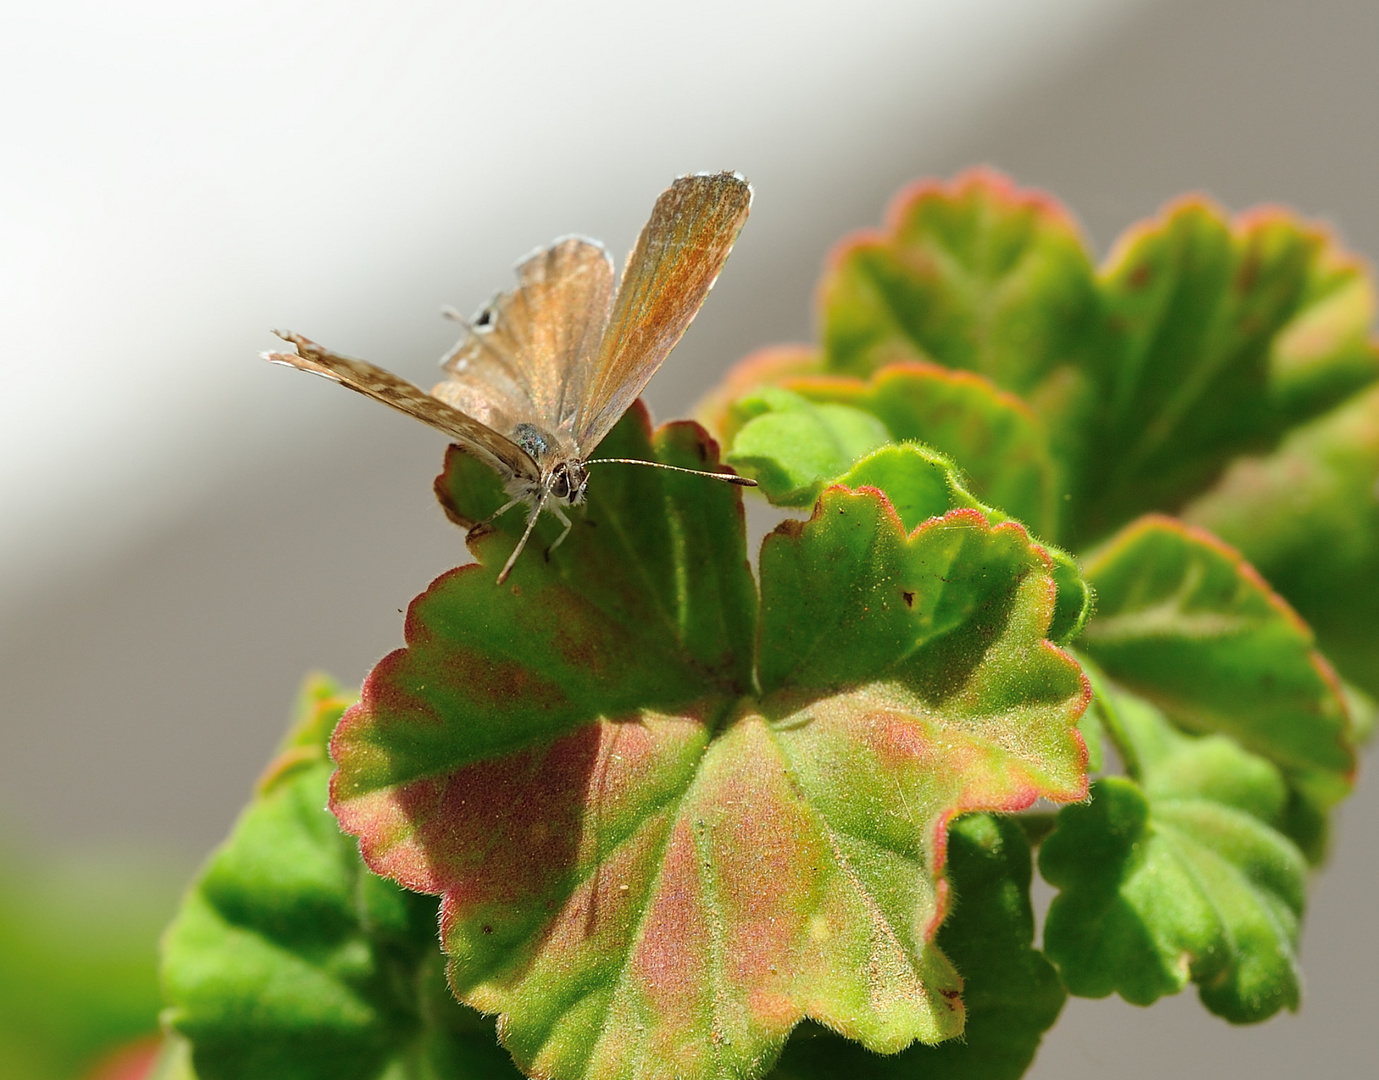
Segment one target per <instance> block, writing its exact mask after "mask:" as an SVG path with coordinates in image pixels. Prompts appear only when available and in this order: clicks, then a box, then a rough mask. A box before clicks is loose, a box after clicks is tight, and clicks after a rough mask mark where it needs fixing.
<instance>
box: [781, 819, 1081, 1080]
mask: <svg viewBox="0 0 1379 1080" xmlns="http://www.w3.org/2000/svg"><path fill="white" fill-rule="evenodd" d="M1030 874H1031V862H1030V852H1029V844H1028V843H1027V842H1026V841H1025V837H1024V834H1023V833H1022V832H1021V831H1020V828H1019V826H1018V825H1016V824H1015V822H1014V821H1012V820H1010V819H1002V818H995V817H990V816H988V815H985V814H975V815H970V816H968V817H964V818H962V819H961V820H960V821H958V822H957V823H956V824H955V825H954V826H953V827H952V829H951V830H950V831H949V834H948V879H949V883H950V887H951V889H952V894H953V907H954V910H953V914H952V915H950V916H949V918H948V921H947V922H945V923H944V924H943V928H942V929H941V930H940V931H939V935H938V943H939V946H940V948H942V949H943V951H944V952H945V953H947V954H948V956H949V958H950V959H951V960H952V961H953V963H954V964H955V965H956V966H957V968H958V970H959V971H961V972H962V975H963V1002H964V1004H965V1005H966V1007H967V1026H966V1028H965V1029H964V1031H963V1034H962V1038H961V1039H950V1040H948V1041H947V1042H944V1043H940V1044H939V1045H937V1046H912V1047H910V1048H909V1049H908V1050H903V1051H901V1052H900V1053H899V1054H894V1055H891V1056H889V1057H881V1056H879V1055H876V1054H871V1053H868V1052H867V1051H866V1050H864V1049H863V1048H862V1047H860V1046H858V1045H857V1044H856V1043H853V1042H848V1041H847V1040H846V1039H842V1038H839V1037H838V1036H837V1035H834V1034H833V1033H832V1032H829V1031H827V1030H826V1029H823V1028H819V1027H817V1026H810V1027H807V1028H800V1029H798V1030H797V1031H796V1033H795V1035H794V1036H792V1038H791V1040H790V1043H789V1044H788V1045H787V1046H786V1049H785V1053H784V1054H783V1055H782V1057H781V1060H780V1063H779V1064H778V1065H777V1066H776V1069H775V1071H774V1072H773V1073H772V1074H771V1076H770V1080H831V1078H833V1077H838V1076H849V1077H855V1078H857V1080H908V1078H910V1077H917V1076H923V1077H926V1078H932V1080H1017V1078H1018V1077H1020V1076H1022V1075H1023V1074H1024V1072H1025V1070H1026V1069H1027V1068H1028V1067H1029V1063H1030V1061H1031V1060H1032V1059H1033V1057H1034V1052H1035V1050H1037V1049H1038V1047H1039V1042H1040V1040H1041V1039H1042V1038H1043V1035H1044V1032H1045V1031H1047V1030H1048V1029H1049V1028H1050V1027H1052V1026H1053V1022H1054V1021H1055V1020H1056V1019H1057V1018H1058V1014H1059V1012H1060V1011H1061V1009H1062V1007H1063V1001H1064V999H1065V998H1066V996H1067V995H1066V993H1065V991H1064V990H1063V986H1062V984H1061V983H1060V982H1059V981H1058V975H1057V973H1056V972H1055V971H1054V969H1053V966H1052V965H1051V964H1050V963H1049V962H1048V960H1046V959H1045V958H1044V956H1043V954H1041V953H1040V952H1039V951H1038V950H1036V949H1035V948H1034V947H1033V944H1032V943H1033V940H1034V913H1033V910H1032V909H1031V907H1030V902H1029V886H1030Z"/></svg>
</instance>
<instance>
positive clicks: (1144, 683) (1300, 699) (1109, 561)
mask: <svg viewBox="0 0 1379 1080" xmlns="http://www.w3.org/2000/svg"><path fill="white" fill-rule="evenodd" d="M1087 575H1088V578H1089V579H1090V580H1091V582H1092V583H1093V585H1094V586H1095V587H1096V590H1097V597H1098V606H1097V611H1096V614H1095V615H1094V616H1093V617H1092V619H1091V621H1090V622H1088V624H1087V629H1086V631H1085V633H1084V635H1083V637H1082V639H1081V641H1080V642H1079V645H1080V647H1082V648H1085V649H1086V651H1087V652H1088V653H1089V654H1090V655H1091V656H1092V658H1093V659H1094V660H1096V661H1097V663H1098V664H1100V665H1101V666H1102V667H1103V668H1105V670H1106V672H1107V673H1108V674H1109V675H1111V676H1112V677H1113V678H1114V679H1116V680H1117V681H1118V682H1120V683H1123V684H1125V685H1126V686H1128V687H1131V688H1132V689H1134V690H1136V691H1138V692H1139V693H1141V694H1143V695H1144V696H1145V697H1148V698H1150V699H1151V700H1153V701H1155V702H1156V703H1158V704H1159V705H1161V706H1162V707H1163V708H1164V709H1165V710H1166V711H1168V712H1169V713H1170V714H1171V715H1172V716H1173V717H1174V718H1175V719H1177V720H1179V721H1180V722H1183V723H1185V724H1188V725H1189V726H1191V727H1193V728H1196V729H1198V730H1203V731H1223V732H1226V733H1229V734H1231V735H1234V736H1235V737H1236V738H1237V739H1239V740H1240V741H1241V743H1242V744H1243V745H1244V746H1246V747H1247V748H1249V749H1251V750H1253V751H1255V752H1256V753H1259V754H1262V755H1264V756H1265V757H1267V758H1269V759H1271V760H1273V761H1275V762H1276V763H1278V764H1279V765H1280V766H1282V767H1283V768H1284V769H1285V770H1286V771H1287V772H1288V774H1289V775H1290V776H1291V778H1292V779H1293V780H1294V781H1295V782H1297V783H1298V784H1299V785H1300V786H1301V787H1302V788H1303V789H1304V790H1305V791H1306V792H1308V794H1309V795H1310V796H1311V797H1312V798H1314V799H1315V800H1317V801H1318V802H1320V803H1321V804H1322V805H1330V804H1332V803H1335V802H1337V801H1338V800H1339V799H1340V798H1342V797H1344V795H1345V794H1346V793H1347V792H1348V791H1349V788H1350V782H1351V779H1352V773H1353V771H1354V768H1355V751H1354V748H1353V746H1352V743H1351V740H1350V734H1349V725H1348V719H1347V714H1346V704H1345V701H1344V698H1343V695H1342V693H1341V687H1340V684H1339V682H1338V681H1337V679H1336V677H1335V675H1334V673H1333V672H1332V671H1331V668H1330V666H1329V665H1328V664H1327V663H1326V661H1325V660H1324V659H1323V658H1322V656H1321V654H1320V653H1318V652H1317V651H1316V649H1315V648H1313V642H1312V633H1311V631H1310V630H1308V628H1307V624H1306V623H1304V622H1303V621H1302V620H1301V619H1299V618H1298V616H1297V615H1296V614H1295V613H1294V612H1293V610H1292V609H1291V608H1290V607H1289V606H1288V604H1287V603H1286V602H1285V601H1284V600H1283V599H1282V598H1281V597H1280V596H1278V594H1277V593H1275V592H1273V591H1272V590H1271V589H1270V588H1269V586H1268V585H1267V584H1266V583H1265V582H1264V580H1263V579H1262V578H1261V577H1260V576H1259V574H1258V573H1257V572H1256V571H1255V570H1254V568H1253V567H1251V566H1250V565H1249V563H1247V562H1245V561H1244V559H1242V558H1241V557H1240V554H1239V553H1238V552H1236V551H1234V550H1233V549H1231V548H1230V547H1228V546H1227V545H1226V544H1224V543H1222V542H1221V541H1220V540H1218V539H1217V538H1215V537H1213V536H1212V535H1211V534H1210V533H1207V532H1205V531H1203V530H1201V529H1196V528H1193V527H1190V526H1186V525H1184V524H1183V523H1182V522H1179V521H1176V520H1174V519H1172V518H1164V517H1157V516H1151V517H1147V518H1144V519H1142V520H1140V521H1138V522H1136V523H1135V524H1133V525H1130V526H1128V527H1127V528H1126V529H1124V530H1122V532H1121V533H1119V534H1118V535H1117V536H1116V537H1115V538H1114V539H1113V540H1112V541H1111V542H1110V543H1108V544H1107V545H1106V547H1105V548H1103V549H1102V550H1101V551H1100V552H1098V553H1096V554H1094V555H1093V556H1091V557H1090V559H1089V560H1088V563H1087Z"/></svg>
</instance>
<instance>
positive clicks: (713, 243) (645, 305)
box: [264, 172, 756, 584]
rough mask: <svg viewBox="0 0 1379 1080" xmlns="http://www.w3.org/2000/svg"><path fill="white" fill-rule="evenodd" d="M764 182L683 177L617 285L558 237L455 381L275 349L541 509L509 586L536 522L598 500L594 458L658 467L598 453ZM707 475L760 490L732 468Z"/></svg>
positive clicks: (581, 248) (289, 337)
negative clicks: (438, 442)
mask: <svg viewBox="0 0 1379 1080" xmlns="http://www.w3.org/2000/svg"><path fill="white" fill-rule="evenodd" d="M751 203H752V187H751V185H750V184H748V183H747V181H746V180H744V179H743V178H742V177H740V176H738V175H737V174H736V173H730V172H722V173H712V174H710V173H699V174H696V175H693V176H682V177H679V178H678V179H677V180H676V181H675V182H674V183H673V184H671V186H670V187H669V188H667V189H666V190H665V191H664V192H662V193H661V197H660V198H659V199H657V200H656V205H655V207H654V208H653V209H652V211H651V219H650V220H649V221H648V222H647V223H646V227H645V228H643V229H642V233H641V236H639V237H638V238H637V244H636V246H635V247H634V248H633V249H632V253H631V255H629V256H628V259H627V266H626V267H625V269H624V270H623V275H622V282H621V283H620V284H619V285H618V287H617V291H616V293H615V292H614V290H613V260H612V259H611V258H610V257H609V255H608V252H607V250H605V248H604V247H603V245H602V244H600V243H598V242H597V241H594V240H586V239H584V238H583V237H579V236H569V237H565V238H563V239H560V240H557V241H556V242H555V243H553V244H552V245H551V246H550V247H548V248H544V249H540V250H537V251H535V252H533V253H532V254H531V255H529V256H527V257H526V258H525V259H523V260H522V262H520V263H519V264H518V266H517V279H518V285H517V288H515V289H513V290H512V291H511V292H504V293H499V294H498V295H497V296H495V297H494V298H493V300H492V301H490V302H489V303H488V305H487V306H486V307H484V308H483V309H482V310H481V311H480V312H479V314H478V315H476V316H475V317H474V318H473V319H472V320H470V322H469V324H468V327H467V332H466V334H465V336H464V337H463V338H462V339H461V340H460V343H459V344H458V345H456V346H455V348H454V349H452V350H451V351H450V353H449V355H447V356H446V357H445V359H444V360H442V361H441V366H442V368H443V369H444V370H445V373H446V378H445V379H444V380H443V381H442V382H440V383H438V384H437V385H436V387H435V388H434V389H433V390H432V391H431V393H429V394H428V393H426V392H425V391H423V390H422V389H421V388H420V387H417V386H414V385H412V384H411V383H409V382H407V380H405V379H401V378H399V377H398V376H396V375H394V374H392V373H391V372H388V371H384V370H383V369H382V368H380V367H375V366H374V365H373V364H370V363H367V362H366V361H363V360H352V359H350V358H349V357H345V356H339V355H337V354H336V353H333V352H330V351H329V350H327V349H323V348H322V347H321V346H320V345H317V344H316V343H315V342H314V341H310V340H308V339H307V338H304V337H302V336H301V335H300V334H292V333H284V332H281V331H279V332H278V336H279V337H281V338H282V339H283V340H284V341H288V342H290V343H291V344H293V345H295V346H296V349H297V351H296V353H264V358H265V359H267V360H271V361H273V362H275V363H280V364H288V365H290V366H292V367H295V368H300V369H301V370H303V371H310V372H313V373H315V374H317V375H324V376H325V377H326V378H328V379H333V380H334V381H336V382H339V383H342V384H343V385H345V386H347V387H349V388H350V389H351V390H356V391H358V392H359V393H361V394H366V395H368V396H369V397H371V398H376V399H377V400H379V401H381V402H383V403H384V404H385V405H391V406H392V407H393V408H395V409H400V410H401V411H402V412H405V413H408V414H409V415H411V416H415V417H416V418H417V419H418V420H421V421H423V422H425V423H427V424H430V425H431V426H432V427H433V428H436V429H438V430H440V431H443V432H445V434H447V435H449V436H450V437H451V438H452V439H455V440H456V441H458V442H459V443H460V445H461V446H462V447H463V448H464V449H465V450H466V451H468V452H469V453H471V454H473V455H474V456H475V457H477V458H479V459H480V460H481V461H483V462H485V463H486V464H487V465H489V466H490V467H491V468H492V469H493V470H494V471H495V472H496V473H497V474H498V475H499V476H500V477H501V478H502V480H503V485H504V487H505V488H506V489H507V493H508V495H509V497H510V498H509V501H508V503H507V504H506V505H505V506H503V507H502V508H501V509H499V510H498V511H497V513H495V514H493V515H492V517H490V518H489V519H488V520H489V521H492V520H493V518H496V517H498V516H499V515H500V514H503V513H505V512H506V511H508V510H510V509H511V508H512V507H514V506H516V505H517V504H518V503H525V504H526V505H528V506H530V507H531V511H530V514H529V516H528V518H527V527H526V530H525V531H524V532H523V533H522V538H521V540H520V541H519V542H518V544H517V547H516V548H514V549H513V552H512V554H511V555H510V556H509V557H508V561H507V562H506V563H505V564H504V566H503V569H502V571H501V572H500V573H499V574H498V583H499V584H501V583H502V582H503V581H505V580H506V579H507V576H508V573H509V572H510V571H511V570H512V567H513V564H514V563H515V562H516V561H517V556H518V555H519V554H520V553H521V551H522V548H523V547H524V546H526V543H527V538H528V537H530V536H531V532H532V529H533V528H535V526H536V520H537V518H538V517H539V516H540V514H541V511H542V510H543V509H549V510H550V511H551V512H552V513H554V514H555V515H556V517H557V518H559V519H560V521H561V523H562V524H563V525H564V526H565V528H564V531H563V532H562V533H561V534H560V536H559V537H557V538H556V541H555V543H553V544H552V545H551V547H550V548H549V549H548V550H547V555H549V554H550V552H551V551H553V550H555V548H556V546H557V545H558V544H559V543H560V542H561V541H562V540H564V539H565V537H566V535H568V533H569V531H570V519H569V518H568V517H567V516H566V515H565V511H564V507H566V506H577V505H579V504H580V503H581V502H583V501H584V491H585V488H586V486H587V485H588V483H589V475H588V472H587V470H588V467H589V466H590V465H595V464H610V463H620V464H630V465H654V466H656V467H657V468H662V469H672V470H673V471H675V472H698V471H697V470H695V469H681V468H678V467H676V466H673V465H661V464H660V463H658V462H654V461H638V460H635V459H630V458H597V459H595V460H593V461H591V460H590V459H589V455H590V454H591V453H592V452H593V450H594V448H595V447H597V446H598V444H599V443H600V442H602V441H603V437H604V436H605V435H607V434H608V432H609V430H610V429H611V428H612V427H613V425H614V424H615V423H617V421H618V419H619V418H620V417H621V416H622V414H623V413H624V412H626V411H627V408H628V406H630V405H631V404H632V402H633V401H635V400H636V399H637V397H638V395H640V394H641V392H642V389H643V388H644V387H645V386H646V384H647V382H648V381H649V380H650V379H651V376H652V375H654V374H655V373H656V369H657V368H659V367H660V366H661V363H662V362H663V361H664V360H665V358H666V357H667V356H668V355H669V354H670V351H671V349H673V348H674V347H675V344H676V342H678V341H679V340H680V338H681V336H682V335H683V334H684V332H685V330H686V329H687V328H688V327H689V324H690V323H691V322H692V321H693V320H694V316H695V314H696V313H697V312H698V311H699V308H700V306H701V305H702V304H703V303H704V298H705V297H706V296H707V295H708V293H709V290H710V289H711V288H713V283H714V281H715V280H716V279H717V278H718V272H719V271H720V270H721V269H722V267H723V263H724V261H725V260H726V259H727V258H728V252H730V251H731V250H732V248H733V242H734V241H735V240H736V239H737V234H738V231H739V230H740V229H741V228H742V225H743V222H745V221H746V220H747V211H748V209H749V208H750V207H751ZM698 475H702V476H708V477H712V478H714V479H718V480H726V481H728V482H729V483H733V484H742V485H745V486H754V485H755V483H756V481H754V480H749V479H747V478H746V477H741V476H736V475H734V474H732V473H709V472H703V473H698Z"/></svg>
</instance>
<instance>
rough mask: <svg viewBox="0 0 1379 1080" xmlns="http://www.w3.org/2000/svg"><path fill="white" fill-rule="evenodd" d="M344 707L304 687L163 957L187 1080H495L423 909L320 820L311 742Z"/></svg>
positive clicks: (430, 910) (171, 1019) (485, 1033)
mask: <svg viewBox="0 0 1379 1080" xmlns="http://www.w3.org/2000/svg"><path fill="white" fill-rule="evenodd" d="M348 704H349V699H348V698H345V697H342V696H340V694H339V692H338V691H337V690H336V689H335V687H334V686H333V685H331V684H329V683H327V682H325V681H324V680H318V681H317V682H315V683H314V684H312V685H311V686H309V687H308V689H307V691H306V692H305V693H304V695H303V700H302V704H301V706H300V709H299V715H298V720H297V722H296V723H295V724H294V727H293V730H292V732H291V733H290V734H289V737H288V739H287V740H286V742H285V743H284V745H283V747H282V748H281V751H280V753H279V754H278V756H277V758H276V759H275V761H274V762H273V764H272V765H271V766H270V767H269V770H268V771H267V772H266V773H265V775H264V777H263V779H262V780H261V781H260V786H259V792H258V794H257V797H256V798H255V800H254V801H253V802H252V803H251V804H250V805H249V807H248V808H247V809H246V810H245V811H244V813H243V815H242V816H241V818H240V820H239V822H238V824H237V825H236V826H235V829H234V831H233V833H232V834H231V836H230V838H229V840H228V841H227V842H226V843H225V844H224V845H223V846H222V847H221V848H220V850H219V851H217V852H216V853H215V854H214V855H213V856H212V857H211V860H210V862H209V863H208V864H207V866H206V868H205V870H204V871H203V873H202V875H201V876H200V878H199V879H198V880H197V882H196V883H195V885H194V886H193V888H192V890H191V892H190V893H189V894H188V896H187V897H186V899H185V900H184V902H183V906H182V910H181V912H180V913H179V914H178V917H177V919H176V920H175V921H174V923H173V925H172V927H171V928H170V930H169V932H168V934H167V937H166V938H165V941H164V946H163V978H164V984H165V988H166V994H167V997H168V1000H169V1002H170V1006H169V1008H168V1010H167V1011H166V1012H165V1013H164V1022H165V1023H166V1024H167V1026H168V1027H169V1028H170V1030H171V1031H172V1032H174V1033H175V1034H176V1036H177V1039H176V1040H174V1041H173V1042H172V1043H170V1044H169V1046H168V1047H167V1048H166V1052H165V1054H164V1059H163V1061H162V1062H161V1064H160V1066H159V1068H160V1069H161V1070H162V1075H167V1076H169V1077H172V1076H191V1075H195V1076H196V1077H197V1078H199V1080H262V1078H263V1077H292V1078H294V1080H314V1078H320V1080H374V1078H377V1080H383V1078H385V1077H386V1078H392V1077H396V1076H400V1075H405V1076H408V1077H415V1078H417V1080H465V1078H479V1077H483V1078H484V1080H497V1078H502V1077H512V1078H513V1080H519V1078H520V1077H521V1074H520V1073H519V1072H517V1070H516V1069H515V1068H513V1066H512V1062H511V1060H510V1059H509V1057H508V1055H507V1054H506V1053H505V1052H504V1051H503V1050H502V1048H501V1047H500V1046H499V1045H498V1042H497V1039H496V1038H495V1037H494V1033H493V1024H492V1022H491V1021H485V1020H484V1019H483V1018H482V1017H480V1016H478V1015H477V1014H475V1013H473V1012H471V1011H470V1010H467V1009H464V1008H463V1007H462V1006H460V1005H458V1004H456V1002H455V1001H454V1000H453V999H452V998H451V997H450V995H449V993H448V992H447V989H446V986H445V980H444V975H443V963H442V959H441V957H440V955H439V951H438V949H437V942H436V904H435V901H434V900H432V899H430V898H429V897H423V896H417V895H414V894H409V893H406V892H403V891H402V890H401V889H399V888H397V886H395V885H393V884H392V883H391V882H387V881H383V880H382V879H380V878H377V877H375V876H374V875H372V874H370V873H369V872H368V871H367V870H366V869H365V868H364V866H363V865H362V863H360V861H359V858H358V855H357V853H356V852H355V850H354V845H353V844H352V843H351V842H350V839H349V838H348V837H346V836H343V835H342V834H341V833H340V831H339V829H338V827H337V826H336V823H335V821H334V819H333V818H332V817H331V816H330V814H329V813H328V812H327V811H326V810H325V801H326V798H327V789H328V783H329V777H330V772H331V764H330V761H329V759H328V758H327V757H326V753H325V740H326V737H327V736H328V735H329V732H330V730H331V728H332V726H333V725H334V723H335V721H336V720H337V719H338V718H339V717H340V715H341V714H342V713H343V711H344V709H345V707H346V706H347V705H348Z"/></svg>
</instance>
